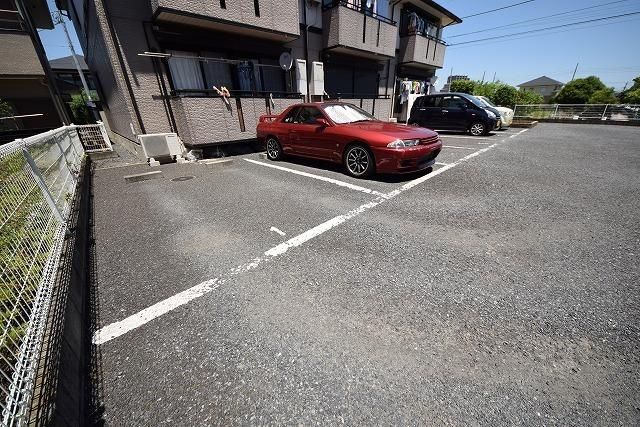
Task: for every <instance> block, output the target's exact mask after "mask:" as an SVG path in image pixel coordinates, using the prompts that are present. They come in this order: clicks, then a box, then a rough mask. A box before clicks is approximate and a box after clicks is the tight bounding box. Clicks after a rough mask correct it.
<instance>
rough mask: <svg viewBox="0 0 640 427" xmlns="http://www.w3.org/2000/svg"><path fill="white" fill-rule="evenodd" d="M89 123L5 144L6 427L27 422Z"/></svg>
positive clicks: (0, 375) (0, 264)
mask: <svg viewBox="0 0 640 427" xmlns="http://www.w3.org/2000/svg"><path fill="white" fill-rule="evenodd" d="M93 127H94V128H99V127H100V126H99V125H93ZM86 129H89V128H88V127H81V126H63V127H61V128H58V129H54V130H51V131H48V132H45V133H42V134H39V135H35V136H32V137H29V138H26V139H18V140H15V141H13V142H11V143H8V144H6V145H3V146H1V147H0V243H1V245H0V327H1V329H0V410H1V414H0V425H2V426H22V425H25V424H27V420H28V416H29V408H30V406H31V403H32V402H31V401H32V397H33V391H34V387H35V386H36V383H37V379H36V378H37V376H36V374H37V369H38V360H39V358H40V356H41V354H40V352H41V348H42V343H43V339H44V335H45V330H46V327H47V317H48V313H49V309H50V306H51V299H52V293H53V286H54V283H55V280H56V274H57V270H58V264H59V261H60V255H61V251H62V246H63V242H64V236H65V232H66V230H67V226H66V225H67V220H68V218H69V215H70V211H71V206H72V203H73V200H74V197H75V194H76V190H77V182H78V176H79V173H80V169H81V166H82V161H83V157H84V153H85V150H84V149H83V147H82V143H81V141H82V139H83V137H82V136H81V135H82V133H85V134H86V133H87V132H88V131H87V130H86ZM90 138H93V137H90Z"/></svg>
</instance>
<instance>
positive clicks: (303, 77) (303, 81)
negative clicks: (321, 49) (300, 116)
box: [296, 59, 307, 95]
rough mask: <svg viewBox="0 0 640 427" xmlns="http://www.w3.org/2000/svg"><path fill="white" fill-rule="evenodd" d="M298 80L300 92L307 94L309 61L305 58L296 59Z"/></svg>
mask: <svg viewBox="0 0 640 427" xmlns="http://www.w3.org/2000/svg"><path fill="white" fill-rule="evenodd" d="M296 82H297V83H298V87H297V89H298V92H300V93H301V94H302V95H306V94H307V61H305V60H304V59H296Z"/></svg>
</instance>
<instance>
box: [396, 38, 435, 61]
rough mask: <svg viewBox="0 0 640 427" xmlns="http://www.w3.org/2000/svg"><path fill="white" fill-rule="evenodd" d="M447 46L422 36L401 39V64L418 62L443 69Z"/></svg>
mask: <svg viewBox="0 0 640 427" xmlns="http://www.w3.org/2000/svg"><path fill="white" fill-rule="evenodd" d="M445 51H446V46H445V45H444V44H443V43H439V42H437V41H435V40H431V39H428V38H427V37H423V36H421V35H413V36H407V37H401V38H400V55H401V62H417V63H419V64H424V65H428V66H431V67H436V68H442V64H443V63H444V54H445Z"/></svg>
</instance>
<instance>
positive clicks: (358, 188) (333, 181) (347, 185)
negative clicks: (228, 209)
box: [245, 159, 382, 196]
mask: <svg viewBox="0 0 640 427" xmlns="http://www.w3.org/2000/svg"><path fill="white" fill-rule="evenodd" d="M245 160H246V161H247V162H250V163H253V164H256V165H260V166H265V167H268V168H273V169H277V170H280V171H283V172H289V173H294V174H296V175H301V176H306V177H307V178H313V179H317V180H319V181H324V182H329V183H331V184H334V185H338V186H340V187H344V188H349V189H351V190H355V191H360V192H362V193H366V194H372V195H374V196H381V195H382V193H380V192H379V191H375V190H371V189H369V188H364V187H361V186H359V185H355V184H350V183H348V182H344V181H340V180H337V179H333V178H328V177H326V176H321V175H315V174H312V173H309V172H302V171H299V170H296V169H290V168H286V167H284V166H278V165H272V164H270V163H265V162H260V161H258V160H253V159H245Z"/></svg>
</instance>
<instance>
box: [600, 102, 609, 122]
mask: <svg viewBox="0 0 640 427" xmlns="http://www.w3.org/2000/svg"><path fill="white" fill-rule="evenodd" d="M608 107H609V104H606V105H605V106H604V111H603V112H602V117H600V120H606V119H605V117H604V116H605V114H607V108H608Z"/></svg>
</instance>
